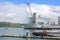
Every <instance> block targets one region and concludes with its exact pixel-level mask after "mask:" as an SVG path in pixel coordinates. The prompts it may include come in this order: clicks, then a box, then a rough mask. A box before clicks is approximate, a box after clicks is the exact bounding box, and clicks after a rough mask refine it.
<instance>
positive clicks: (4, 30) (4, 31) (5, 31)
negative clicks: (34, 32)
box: [0, 27, 47, 40]
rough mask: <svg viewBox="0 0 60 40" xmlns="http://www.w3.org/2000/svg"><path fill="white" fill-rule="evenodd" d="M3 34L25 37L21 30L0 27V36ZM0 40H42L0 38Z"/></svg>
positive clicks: (24, 32) (23, 31)
mask: <svg viewBox="0 0 60 40" xmlns="http://www.w3.org/2000/svg"><path fill="white" fill-rule="evenodd" d="M4 34H15V35H26V30H24V29H23V28H7V27H5V28H4V27H2V28H1V27H0V35H4ZM0 40H43V39H34V38H28V39H27V38H14V37H0ZM45 40H47V39H45Z"/></svg>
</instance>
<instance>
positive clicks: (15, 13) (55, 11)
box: [0, 2, 60, 23]
mask: <svg viewBox="0 0 60 40" xmlns="http://www.w3.org/2000/svg"><path fill="white" fill-rule="evenodd" d="M30 9H31V12H32V13H34V12H36V13H37V17H38V15H40V16H41V17H44V18H50V19H51V20H52V21H54V20H56V21H57V18H58V16H60V6H52V5H45V4H44V5H41V4H34V3H31V4H30ZM31 12H30V10H29V7H28V6H27V5H26V4H14V3H11V2H1V3H0V21H8V22H16V23H26V22H27V17H30V16H31Z"/></svg>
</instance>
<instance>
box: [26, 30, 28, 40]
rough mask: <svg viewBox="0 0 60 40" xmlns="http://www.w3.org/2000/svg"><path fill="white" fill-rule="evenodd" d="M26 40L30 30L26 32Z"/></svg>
mask: <svg viewBox="0 0 60 40" xmlns="http://www.w3.org/2000/svg"><path fill="white" fill-rule="evenodd" d="M26 40H28V30H26Z"/></svg>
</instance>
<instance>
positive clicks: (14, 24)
mask: <svg viewBox="0 0 60 40" xmlns="http://www.w3.org/2000/svg"><path fill="white" fill-rule="evenodd" d="M23 25H24V24H20V23H11V22H0V27H17V28H19V27H22V26H23Z"/></svg>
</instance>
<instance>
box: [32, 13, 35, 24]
mask: <svg viewBox="0 0 60 40" xmlns="http://www.w3.org/2000/svg"><path fill="white" fill-rule="evenodd" d="M32 18H33V23H34V24H35V23H36V13H33V16H32Z"/></svg>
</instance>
